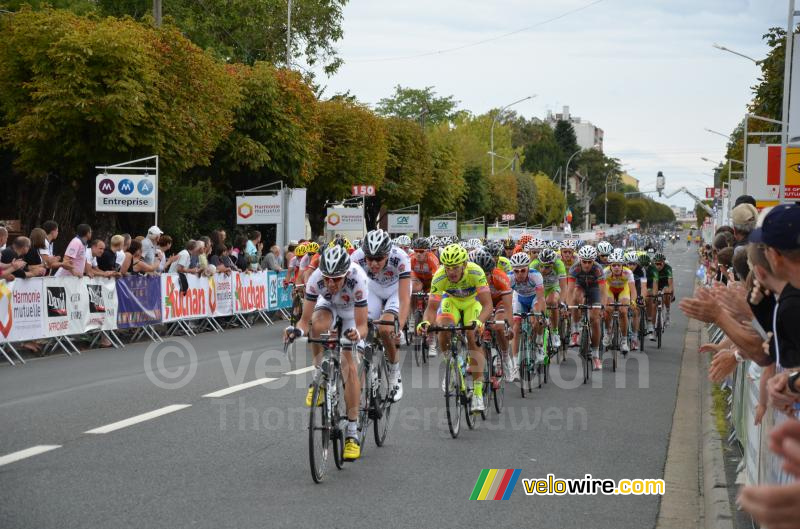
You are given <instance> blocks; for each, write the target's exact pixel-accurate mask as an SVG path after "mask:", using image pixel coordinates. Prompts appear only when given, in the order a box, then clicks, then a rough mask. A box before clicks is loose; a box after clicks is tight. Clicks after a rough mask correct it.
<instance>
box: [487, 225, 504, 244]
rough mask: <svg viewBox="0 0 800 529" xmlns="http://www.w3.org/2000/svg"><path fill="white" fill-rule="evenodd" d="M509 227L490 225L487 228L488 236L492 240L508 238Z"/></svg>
mask: <svg viewBox="0 0 800 529" xmlns="http://www.w3.org/2000/svg"><path fill="white" fill-rule="evenodd" d="M508 232H509V228H507V227H505V226H489V227H488V228H486V238H487V239H489V240H490V241H501V240H503V239H507V238H508Z"/></svg>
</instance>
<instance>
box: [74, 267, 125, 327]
mask: <svg viewBox="0 0 800 529" xmlns="http://www.w3.org/2000/svg"><path fill="white" fill-rule="evenodd" d="M82 282H83V287H84V288H85V289H86V295H87V301H88V306H87V307H86V317H85V319H84V329H85V330H86V331H94V330H102V331H113V330H114V329H116V328H117V284H116V282H115V281H114V280H113V279H109V278H107V277H97V278H90V277H84V278H83V279H82Z"/></svg>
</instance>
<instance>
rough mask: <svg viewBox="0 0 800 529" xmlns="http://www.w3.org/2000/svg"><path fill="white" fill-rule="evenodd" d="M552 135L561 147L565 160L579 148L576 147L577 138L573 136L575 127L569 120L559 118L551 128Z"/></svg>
mask: <svg viewBox="0 0 800 529" xmlns="http://www.w3.org/2000/svg"><path fill="white" fill-rule="evenodd" d="M553 137H554V138H555V140H556V143H557V144H558V146H559V147H560V148H561V153H562V155H563V157H564V160H565V161H566V160H567V159H568V158H569V157H570V156H572V154H573V153H574V152H575V151H577V150H578V149H580V147H578V138H577V137H576V136H575V129H574V128H573V126H572V123H570V122H569V121H564V120H563V119H559V120H558V121H557V122H556V126H555V129H554V130H553Z"/></svg>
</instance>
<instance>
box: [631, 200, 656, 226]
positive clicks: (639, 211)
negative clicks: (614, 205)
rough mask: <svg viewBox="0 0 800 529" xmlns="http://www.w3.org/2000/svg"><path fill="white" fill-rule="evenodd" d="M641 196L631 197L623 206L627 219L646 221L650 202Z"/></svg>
mask: <svg viewBox="0 0 800 529" xmlns="http://www.w3.org/2000/svg"><path fill="white" fill-rule="evenodd" d="M649 202H651V201H648V200H646V199H643V198H632V199H630V200H628V203H627V206H626V208H625V216H626V217H627V219H628V220H632V221H637V220H638V221H642V222H647V219H648V215H649V210H650V204H649Z"/></svg>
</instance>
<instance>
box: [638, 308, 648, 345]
mask: <svg viewBox="0 0 800 529" xmlns="http://www.w3.org/2000/svg"><path fill="white" fill-rule="evenodd" d="M646 337H647V313H646V312H645V310H644V308H642V307H639V350H640V351H644V340H645V338H646Z"/></svg>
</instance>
